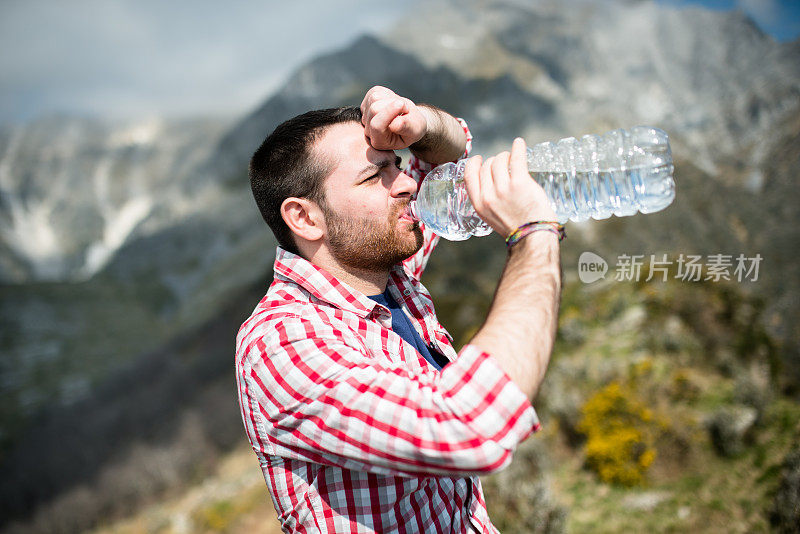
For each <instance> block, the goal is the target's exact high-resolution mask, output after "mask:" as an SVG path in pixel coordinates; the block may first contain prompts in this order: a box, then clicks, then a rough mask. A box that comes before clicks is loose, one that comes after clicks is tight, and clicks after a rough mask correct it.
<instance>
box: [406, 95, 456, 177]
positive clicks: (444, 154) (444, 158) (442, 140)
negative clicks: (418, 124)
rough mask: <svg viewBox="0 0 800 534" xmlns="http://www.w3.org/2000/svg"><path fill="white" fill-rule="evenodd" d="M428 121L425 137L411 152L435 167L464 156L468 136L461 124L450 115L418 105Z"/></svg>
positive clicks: (414, 145)
mask: <svg viewBox="0 0 800 534" xmlns="http://www.w3.org/2000/svg"><path fill="white" fill-rule="evenodd" d="M418 107H419V110H420V112H421V113H422V114H423V115H424V116H425V119H426V120H427V124H428V129H427V132H426V133H425V135H424V136H423V137H422V139H420V140H419V141H417V142H416V143H414V144H412V145H411V146H409V147H408V148H409V150H411V153H412V154H414V155H415V156H416V157H418V158H419V159H421V160H423V161H427V162H428V163H431V164H433V165H440V164H442V163H446V162H448V161H455V160H457V159H458V158H460V157H461V156H462V155H463V154H464V149H465V147H466V144H467V136H466V133H465V132H464V128H462V127H461V124H459V122H458V121H457V120H456V119H455V117H453V116H452V115H450V114H449V113H446V112H445V111H442V110H441V109H439V108H436V107H434V106H431V105H428V104H419V105H418Z"/></svg>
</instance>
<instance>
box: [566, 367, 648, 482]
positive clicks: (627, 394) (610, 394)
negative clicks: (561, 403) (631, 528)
mask: <svg viewBox="0 0 800 534" xmlns="http://www.w3.org/2000/svg"><path fill="white" fill-rule="evenodd" d="M658 428H659V425H658V424H657V423H656V422H655V421H654V417H653V412H652V410H650V409H648V408H647V407H645V406H644V404H642V402H641V401H639V400H638V399H637V398H636V395H635V392H634V391H633V390H632V389H631V388H630V387H628V386H623V385H622V384H620V383H619V382H612V383H610V384H609V385H607V386H606V387H604V388H603V389H601V390H600V391H598V392H597V393H595V394H594V395H592V397H590V398H589V400H587V401H586V403H585V404H584V405H583V407H582V408H581V420H580V422H579V423H578V431H580V432H582V433H583V434H585V435H586V437H587V440H586V445H585V452H586V464H587V466H588V467H589V468H590V469H592V470H593V471H595V472H596V473H597V475H598V476H599V477H600V479H601V480H603V481H604V482H609V483H612V484H619V485H623V486H635V485H638V484H641V483H643V482H644V477H645V474H646V472H647V469H648V467H650V465H651V464H652V463H653V461H654V460H655V458H656V451H655V448H654V443H655V437H656V433H657V431H658Z"/></svg>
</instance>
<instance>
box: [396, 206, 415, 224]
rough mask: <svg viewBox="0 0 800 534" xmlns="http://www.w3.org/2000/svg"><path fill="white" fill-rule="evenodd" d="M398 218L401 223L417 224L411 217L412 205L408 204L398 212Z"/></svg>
mask: <svg viewBox="0 0 800 534" xmlns="http://www.w3.org/2000/svg"><path fill="white" fill-rule="evenodd" d="M398 212H399V213H398V215H397V218H398V219H400V220H401V221H407V222H411V223H413V222H417V220H416V219H415V218H414V217H413V216H412V215H411V203H406V204H405V205H404V206H402V207H401V208H400V209H399V210H398Z"/></svg>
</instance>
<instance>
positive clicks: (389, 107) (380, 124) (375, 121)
mask: <svg viewBox="0 0 800 534" xmlns="http://www.w3.org/2000/svg"><path fill="white" fill-rule="evenodd" d="M401 109H403V103H402V102H401V101H400V100H393V101H392V102H389V103H387V104H386V106H385V107H383V108H382V109H380V110H379V111H378V112H377V113H375V114H374V115H373V116H372V118H370V120H369V127H370V129H371V130H373V131H376V132H381V133H386V132H388V130H389V124H390V123H391V122H392V121H393V120H394V119H395V117H397V116H398V115H400V110H401Z"/></svg>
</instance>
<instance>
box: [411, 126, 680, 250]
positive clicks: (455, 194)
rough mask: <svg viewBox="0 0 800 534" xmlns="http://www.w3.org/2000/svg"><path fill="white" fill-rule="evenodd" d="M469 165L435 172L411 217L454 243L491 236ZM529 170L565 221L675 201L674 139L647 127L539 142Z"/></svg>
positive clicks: (646, 209) (626, 212)
mask: <svg viewBox="0 0 800 534" xmlns="http://www.w3.org/2000/svg"><path fill="white" fill-rule="evenodd" d="M465 163H466V162H465V161H463V160H462V161H459V162H457V163H447V164H445V165H440V166H439V167H436V168H435V169H433V170H432V171H431V172H430V173H429V174H428V175H427V176H426V177H425V180H424V181H423V183H422V186H421V187H420V191H419V193H418V195H417V199H416V200H415V201H414V202H412V205H413V206H412V213H413V215H414V216H415V217H417V218H418V219H420V220H422V221H423V222H424V223H425V224H426V225H427V226H428V227H429V228H430V229H431V230H433V231H434V232H436V233H437V234H439V235H440V236H442V237H444V238H446V239H449V240H451V241H461V240H464V239H468V238H469V237H470V236H472V235H478V236H481V235H487V234H489V233H491V228H489V226H488V225H487V224H486V223H485V222H484V221H482V220H481V219H480V217H478V215H477V214H476V213H475V209H474V208H473V207H472V203H471V202H470V200H469V196H468V195H467V190H466V186H465V184H464V167H465ZM528 169H529V171H530V174H531V177H532V178H533V179H534V180H536V181H537V182H538V183H539V185H541V186H542V188H543V189H544V191H545V193H546V194H547V198H548V199H549V200H550V205H551V207H552V208H553V211H554V212H555V213H556V217H557V218H558V221H559V222H561V223H565V222H567V221H568V220H572V221H585V220H587V219H589V218H594V219H606V218H608V217H610V216H611V215H616V216H618V217H624V216H628V215H634V214H636V213H637V212H641V213H653V212H656V211H660V210H662V209H664V208H666V207H667V206H669V205H670V204H671V203H672V201H673V199H674V198H675V182H674V181H673V179H672V173H673V170H674V168H673V165H672V152H671V150H670V146H669V138H668V136H667V134H666V133H665V132H664V131H662V130H659V129H658V128H652V127H649V126H636V127H634V128H631V129H630V130H621V129H620V130H612V131H610V132H607V133H605V134H603V135H585V136H583V137H581V138H580V139H576V138H574V137H568V138H566V139H562V140H560V141H558V142H557V143H540V144H538V145H534V146H533V147H530V148H528Z"/></svg>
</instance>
